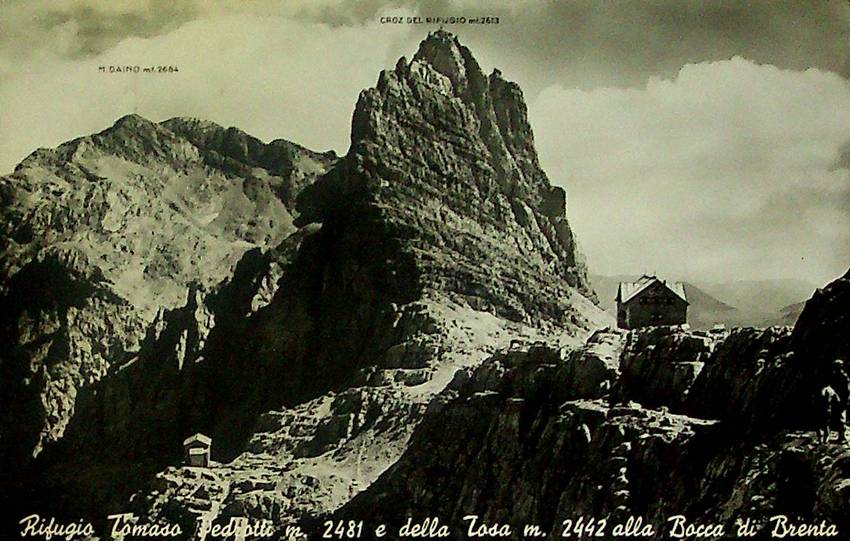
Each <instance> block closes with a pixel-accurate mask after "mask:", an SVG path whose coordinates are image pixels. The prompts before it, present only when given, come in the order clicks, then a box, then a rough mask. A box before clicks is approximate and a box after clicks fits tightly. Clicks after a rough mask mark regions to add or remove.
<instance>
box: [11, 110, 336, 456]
mask: <svg viewBox="0 0 850 541" xmlns="http://www.w3.org/2000/svg"><path fill="white" fill-rule="evenodd" d="M181 133H185V134H186V135H187V136H188V135H190V134H191V135H192V136H194V138H193V139H191V140H190V139H187V138H184V137H181V135H180V134H181ZM204 137H205V138H206V139H205V138H204ZM220 141H223V142H220ZM217 143H218V144H217ZM240 145H241V147H245V148H248V149H250V150H249V151H246V152H248V154H246V155H245V156H241V155H239V154H238V152H237V151H235V150H234V149H235V148H239V147H240ZM258 154H261V155H262V158H263V159H264V160H265V161H262V160H259V159H257V160H252V159H251V158H252V157H253V156H254V155H258ZM231 155H233V156H235V159H242V160H243V161H241V162H238V161H235V159H234V158H233V157H231ZM333 161H334V157H333V156H331V155H321V154H317V153H314V152H311V151H308V150H306V149H303V148H301V147H297V146H296V145H292V144H291V143H286V142H282V141H276V142H273V143H271V144H269V145H264V144H262V143H260V142H259V141H257V140H255V139H253V138H250V137H249V136H247V135H245V134H242V133H240V132H238V131H236V130H232V129H231V130H224V129H223V128H220V127H218V126H215V125H213V124H199V123H195V122H193V121H184V120H180V119H175V120H172V121H168V122H166V123H164V124H162V125H159V124H154V123H151V122H148V121H147V120H144V119H142V118H141V117H138V116H134V115H130V116H127V117H124V118H122V119H121V120H119V121H118V122H116V124H115V125H114V126H112V127H111V128H109V129H107V130H105V131H103V132H101V133H98V134H95V135H92V136H88V137H83V138H80V139H76V140H74V141H71V142H69V143H66V144H63V145H61V146H60V147H58V148H57V149H54V150H45V149H42V150H38V151H36V152H34V153H33V154H32V155H30V156H29V157H28V158H27V159H26V160H24V161H23V162H22V163H21V164H20V165H19V166H18V167H17V168H16V170H15V172H14V173H12V174H11V175H9V176H7V177H2V178H0V199H2V201H3V211H2V212H3V220H2V225H0V229H2V231H0V233H2V234H0V238H2V240H0V242H2V257H0V314H2V315H0V336H2V339H3V342H4V344H7V348H5V349H4V351H3V353H2V364H0V371H2V378H3V381H4V385H5V386H6V389H4V393H3V395H2V397H0V406H2V407H0V409H2V411H3V413H2V421H0V422H2V433H3V434H8V435H9V437H8V438H7V439H6V440H5V441H4V444H3V445H2V451H0V457H2V464H4V465H6V466H10V465H13V466H12V467H15V466H21V465H25V464H27V463H28V462H29V461H30V460H31V459H32V458H33V457H34V456H37V455H38V454H39V453H40V452H41V451H42V449H43V448H44V446H45V445H48V444H50V443H51V442H54V441H56V440H58V439H60V438H61V436H62V434H63V433H64V429H65V427H66V425H67V423H68V421H69V419H70V418H71V417H72V416H73V414H74V410H75V401H76V396H77V393H78V392H79V390H80V389H82V388H84V387H86V386H88V385H90V384H93V383H94V382H97V381H98V380H100V379H101V378H102V377H103V376H104V375H105V374H106V373H107V371H108V370H109V369H110V367H111V366H114V365H116V364H119V363H122V362H124V361H126V360H128V359H129V358H130V357H131V356H132V355H133V354H134V352H135V351H137V350H138V349H139V347H140V340H141V339H142V337H143V336H144V335H145V333H146V329H147V328H148V327H149V325H150V324H151V323H152V322H153V321H154V320H155V318H156V317H157V314H158V313H161V311H162V310H164V309H171V308H176V307H178V306H180V305H182V304H183V303H185V301H186V295H187V291H188V289H189V285H190V284H197V285H198V286H200V287H208V286H211V285H213V284H215V283H218V282H219V281H221V280H223V279H225V278H226V277H228V276H229V275H230V273H231V272H232V269H233V267H234V265H235V264H236V262H237V261H238V260H239V258H240V257H241V256H242V254H243V253H244V252H245V251H246V250H248V249H250V248H255V247H256V248H261V249H268V248H270V247H272V246H275V245H277V244H279V243H280V242H281V241H282V239H284V238H286V237H287V236H288V235H289V234H291V233H292V232H293V231H294V230H295V228H294V226H293V225H292V219H293V213H294V212H295V211H294V209H293V208H292V207H291V205H290V206H287V204H288V199H287V197H286V196H283V197H281V196H280V194H281V193H282V192H286V191H287V190H298V189H300V188H299V187H300V186H301V185H302V184H304V183H305V182H307V183H309V182H310V181H311V179H314V178H315V177H316V176H317V175H318V174H320V173H322V172H324V171H325V170H326V169H327V168H328V167H329V165H330V164H331V163H333ZM255 162H256V163H255ZM284 164H287V165H284ZM294 195H295V194H290V196H289V199H291V198H292V197H294Z"/></svg>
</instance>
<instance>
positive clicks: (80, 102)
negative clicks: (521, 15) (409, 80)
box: [0, 14, 411, 171]
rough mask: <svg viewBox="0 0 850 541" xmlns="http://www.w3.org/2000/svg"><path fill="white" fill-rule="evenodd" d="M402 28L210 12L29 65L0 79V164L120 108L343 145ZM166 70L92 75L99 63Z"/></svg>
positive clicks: (100, 122) (85, 128) (106, 121)
mask: <svg viewBox="0 0 850 541" xmlns="http://www.w3.org/2000/svg"><path fill="white" fill-rule="evenodd" d="M410 32H411V29H410V27H407V26H399V27H392V28H390V27H385V28H380V29H379V30H373V31H359V30H357V29H354V28H349V27H336V28H334V27H330V26H328V25H324V24H318V23H305V22H300V21H293V20H291V19H286V18H281V17H264V18H259V17H255V16H251V15H226V14H225V15H221V16H217V17H214V18H210V19H203V20H197V21H193V22H190V23H186V24H184V25H182V26H181V27H180V28H178V29H177V30H174V31H172V32H170V33H168V34H164V35H160V36H156V37H152V38H139V37H134V38H126V39H124V40H122V41H121V42H120V43H118V44H117V45H115V46H114V47H112V48H110V49H109V50H107V51H106V52H104V53H102V54H100V55H97V56H92V57H87V58H82V59H64V58H59V57H55V58H52V59H50V60H44V61H42V62H35V63H29V64H27V65H26V69H23V70H20V71H19V72H17V73H16V74H15V75H14V76H13V77H11V78H9V79H7V80H6V81H4V83H3V84H2V85H0V128H2V131H3V132H4V133H13V134H14V137H4V138H2V139H0V170H2V171H8V170H11V168H12V167H13V166H14V164H16V163H17V162H18V161H20V160H21V159H22V158H23V157H24V156H26V155H27V154H29V153H30V152H31V151H32V150H34V149H36V148H38V147H45V146H55V145H57V144H59V143H61V142H63V141H65V140H68V139H71V138H74V137H77V136H80V135H84V134H87V133H92V132H94V131H99V130H101V129H103V128H104V127H106V126H109V125H111V124H112V123H113V122H114V121H115V119H116V118H118V117H120V116H123V115H124V114H127V113H128V112H137V113H139V114H141V115H143V116H145V117H147V118H150V119H153V120H162V119H166V118H170V117H172V116H195V117H199V118H204V119H208V120H212V121H215V122H218V123H220V124H223V125H225V126H231V125H234V126H238V127H240V128H242V129H244V130H245V131H247V132H249V133H251V134H253V135H256V136H258V137H261V138H264V139H273V138H279V137H283V138H287V139H290V140H293V141H296V142H298V143H300V144H303V145H305V146H308V147H311V148H315V149H318V150H327V149H328V148H334V149H336V150H338V151H341V152H345V151H346V150H347V148H348V141H349V131H350V121H351V113H352V111H353V108H354V104H355V103H356V100H357V95H358V93H359V92H360V91H361V90H362V89H363V88H367V87H370V86H374V84H375V82H376V81H377V77H378V73H379V71H380V70H381V69H385V68H390V67H392V66H393V65H394V63H395V59H396V55H397V54H398V53H397V51H398V50H399V46H398V45H397V41H398V40H402V41H404V40H406V39H407V38H408V36H409V35H410ZM128 65H130V66H133V65H140V66H145V65H163V66H172V65H173V66H177V68H178V69H179V72H178V73H174V74H145V73H140V74H134V73H116V74H103V73H100V72H99V71H98V68H99V67H100V66H106V67H108V66H128Z"/></svg>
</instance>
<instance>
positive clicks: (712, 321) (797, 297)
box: [590, 274, 816, 329]
mask: <svg viewBox="0 0 850 541" xmlns="http://www.w3.org/2000/svg"><path fill="white" fill-rule="evenodd" d="M637 278H639V276H637V275H628V274H621V275H614V276H603V275H598V274H592V275H591V276H590V280H591V283H592V285H593V287H594V288H595V289H596V293H597V295H598V296H599V300H600V304H601V306H602V308H604V309H605V310H606V311H608V312H610V313H611V314H615V315H616V311H617V307H616V302H615V301H614V298H615V297H616V295H617V285H618V284H619V283H620V282H623V281H633V280H636V279H637ZM684 285H685V294H686V295H687V297H688V302H689V303H690V306H689V307H688V323H689V324H690V325H691V326H692V327H694V328H697V329H705V328H710V327H712V326H714V325H716V324H718V323H722V324H724V325H726V326H727V327H745V326H753V327H767V326H770V325H793V324H794V322H795V321H796V320H797V316H798V315H799V314H800V311H801V310H802V309H803V301H805V300H806V299H808V298H809V297H811V295H812V293H813V292H814V290H815V289H816V286H814V285H812V284H809V283H808V282H805V281H802V280H737V281H730V282H724V283H703V282H698V283H697V284H694V283H691V282H684Z"/></svg>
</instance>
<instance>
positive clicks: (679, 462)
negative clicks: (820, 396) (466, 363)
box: [333, 276, 850, 539]
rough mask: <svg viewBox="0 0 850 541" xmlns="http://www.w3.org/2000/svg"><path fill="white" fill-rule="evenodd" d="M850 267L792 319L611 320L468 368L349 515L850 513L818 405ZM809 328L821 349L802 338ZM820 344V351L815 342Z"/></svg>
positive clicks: (729, 525)
mask: <svg viewBox="0 0 850 541" xmlns="http://www.w3.org/2000/svg"><path fill="white" fill-rule="evenodd" d="M846 284H847V277H846V276H845V277H844V278H841V279H839V280H836V281H835V282H833V283H832V284H830V285H828V286H827V287H825V288H824V289H823V290H820V291H818V292H817V293H816V294H815V296H814V297H813V298H812V299H811V300H809V301H808V303H807V305H806V308H805V310H804V312H803V313H804V314H805V315H806V317H801V318H800V320H799V322H798V324H797V326H796V327H795V328H794V330H793V333H791V332H789V330H788V329H787V328H782V327H773V328H768V329H751V328H750V329H734V330H732V331H731V332H703V331H685V330H682V329H680V328H677V327H659V328H648V329H642V330H635V331H628V332H625V331H613V330H604V331H598V332H596V333H594V334H593V335H592V336H591V337H590V338H589V339H588V341H587V343H586V344H585V345H584V346H583V347H582V348H578V349H574V350H572V351H568V350H564V349H557V348H551V347H545V346H542V347H536V348H535V347H532V348H528V349H522V348H520V349H516V350H513V351H503V352H500V353H498V354H496V355H494V356H492V357H490V358H488V359H487V360H485V361H484V362H483V363H482V364H481V365H480V366H479V367H477V368H470V369H467V370H464V371H460V372H458V374H457V375H456V376H455V378H454V380H453V382H452V384H451V385H449V387H448V388H447V389H446V391H444V392H443V393H442V394H441V395H439V396H438V397H437V398H436V399H435V400H434V401H433V402H432V403H431V404H430V407H429V409H428V410H427V412H426V414H425V417H424V419H423V421H422V423H421V424H420V425H419V428H418V429H417V430H416V431H415V432H414V434H413V436H412V437H411V442H410V445H409V446H408V449H407V451H406V453H405V454H404V455H403V456H402V457H401V459H400V460H399V461H398V462H396V463H395V464H394V465H393V466H392V467H391V468H390V469H388V470H387V472H386V473H385V474H384V475H383V476H382V477H381V478H379V479H378V480H377V481H376V482H375V483H374V484H373V485H372V486H370V487H369V488H368V489H367V490H365V491H364V492H362V493H361V494H359V495H358V496H357V497H355V498H354V499H353V500H351V501H350V502H349V503H348V504H347V505H345V506H344V507H342V508H341V509H339V510H338V511H337V513H336V514H335V515H334V516H333V518H337V519H341V518H345V519H357V518H366V519H368V520H369V521H370V522H375V523H380V522H385V523H387V524H388V525H390V526H389V531H397V529H398V528H399V527H400V526H402V525H403V524H404V523H405V521H406V520H407V517H413V520H414V522H421V521H422V520H423V519H424V518H425V517H435V516H437V517H440V518H441V519H442V523H443V524H444V525H447V526H449V528H450V529H451V531H452V535H451V537H450V538H452V539H466V538H467V535H466V532H467V528H468V526H469V522H468V521H466V520H464V517H466V516H469V515H476V516H477V517H478V520H479V522H486V523H488V524H493V523H499V524H509V525H510V526H511V528H512V531H513V537H511V538H512V539H520V538H522V534H521V532H522V527H523V525H524V524H536V525H538V526H539V527H540V529H541V531H542V532H545V533H544V535H543V537H542V538H545V539H560V538H562V537H561V533H562V529H563V525H564V521H566V520H568V519H572V520H573V521H574V520H575V519H576V518H577V517H579V516H582V515H583V516H585V517H596V519H597V520H598V519H605V520H606V521H607V523H608V528H609V530H608V532H607V533H608V534H609V535H610V534H611V528H613V526H614V525H615V524H623V523H625V522H626V521H627V520H628V518H629V517H637V516H640V517H642V519H643V521H644V522H645V523H649V524H652V525H653V527H654V528H655V530H654V531H655V532H656V533H655V536H654V537H652V538H654V539H655V538H663V537H668V532H669V530H670V527H671V525H670V523H668V522H667V520H668V519H669V518H670V517H672V516H674V515H680V514H682V515H685V516H687V517H688V520H689V522H696V523H702V524H719V525H722V527H723V528H724V529H725V532H726V535H727V536H733V537H734V532H735V528H736V520H738V519H741V520H746V519H750V520H751V521H752V523H753V524H754V527H755V529H756V530H757V531H758V532H759V535H761V536H766V537H769V536H770V534H769V532H770V530H771V528H772V527H773V526H774V524H773V523H769V522H768V520H769V519H770V517H773V516H775V515H787V516H788V517H792V519H791V520H792V522H794V521H797V522H798V523H799V522H805V523H809V524H818V523H820V522H821V521H827V524H832V525H835V526H836V527H837V528H838V530H839V531H845V530H846V528H848V527H850V522H848V517H850V514H848V511H850V451H848V448H847V446H846V445H840V444H837V443H834V440H833V442H830V443H826V444H821V443H819V442H818V439H817V437H816V434H815V433H814V431H813V428H814V425H813V423H814V422H817V421H818V419H816V418H815V415H814V413H815V412H816V411H817V409H816V408H814V407H813V405H812V398H813V393H814V392H815V391H816V390H817V387H816V386H815V385H814V384H813V383H812V382H814V381H819V382H820V384H821V385H822V384H824V382H825V381H827V380H825V377H826V376H825V375H824V374H825V372H824V370H825V369H828V367H829V364H830V362H829V361H828V360H829V359H832V358H834V357H835V356H836V355H840V354H842V352H845V351H846V349H844V348H846V338H845V334H843V333H841V330H842V329H843V326H844V323H845V322H846V320H847V314H848V309H850V304H847V303H846V302H841V300H842V299H843V294H844V293H845V292H846V287H845V286H846ZM801 345H805V346H806V350H799V349H798V350H795V349H792V348H800V347H801ZM801 351H806V353H801Z"/></svg>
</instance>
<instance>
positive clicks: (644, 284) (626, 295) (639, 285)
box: [616, 274, 688, 304]
mask: <svg viewBox="0 0 850 541" xmlns="http://www.w3.org/2000/svg"><path fill="white" fill-rule="evenodd" d="M656 283H658V284H661V285H663V286H664V287H665V288H667V289H669V290H670V291H671V292H672V293H673V294H674V295H676V296H677V297H679V298H680V299H682V300H683V301H685V302H688V298H687V296H686V295H685V286H684V284H682V282H668V281H667V280H660V279H659V278H658V277H656V276H651V275H648V274H644V275H643V276H641V277H640V278H638V279H637V280H636V281H634V282H620V285H619V287H618V288H617V298H616V301H617V302H620V303H624V304H625V303H627V302H629V301H630V300H632V299H633V298H635V297H636V296H638V295H639V294H640V293H641V292H642V291H646V290H647V289H648V288H649V287H650V286H651V285H653V284H656Z"/></svg>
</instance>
